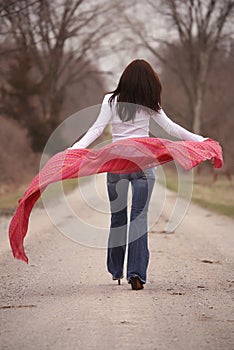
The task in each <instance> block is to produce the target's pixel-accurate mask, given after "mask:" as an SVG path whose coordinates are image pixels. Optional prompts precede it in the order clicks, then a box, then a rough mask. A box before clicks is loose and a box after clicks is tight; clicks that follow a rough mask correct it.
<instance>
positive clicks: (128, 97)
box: [109, 59, 162, 121]
mask: <svg viewBox="0 0 234 350" xmlns="http://www.w3.org/2000/svg"><path fill="white" fill-rule="evenodd" d="M161 91H162V86H161V83H160V80H159V77H158V75H157V73H156V72H155V71H154V69H153V68H152V67H151V65H150V64H149V63H148V62H146V61H145V60H142V59H137V60H134V61H132V62H131V63H130V64H129V65H128V66H127V67H126V68H125V70H124V71H123V73H122V75H121V77H120V80H119V83H118V86H117V88H116V90H114V91H112V93H113V94H112V96H111V97H110V98H109V103H110V104H112V102H113V101H114V99H115V97H116V96H117V102H118V103H117V111H118V115H119V117H120V119H121V120H122V121H129V120H132V121H133V120H134V118H135V115H136V112H137V111H139V110H141V109H144V107H146V108H147V109H148V108H149V109H150V110H153V111H156V112H158V111H159V110H160V108H161V107H160V105H161Z"/></svg>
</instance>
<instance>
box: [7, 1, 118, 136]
mask: <svg viewBox="0 0 234 350" xmlns="http://www.w3.org/2000/svg"><path fill="white" fill-rule="evenodd" d="M112 7H113V6H110V4H109V2H108V1H106V0H102V1H101V2H98V3H97V2H94V1H91V0H89V1H84V0H58V1H49V0H39V1H36V0H35V1H33V0H18V1H15V0H10V1H7V2H6V1H3V2H2V3H1V9H0V14H1V17H2V21H3V22H4V28H5V32H4V30H3V26H2V27H1V32H2V34H4V33H5V36H4V35H3V36H2V37H3V38H7V41H8V44H7V45H6V44H5V45H3V46H2V47H3V50H4V51H5V54H7V53H11V56H10V59H11V60H12V62H13V64H11V67H10V71H9V72H8V77H7V78H8V79H7V84H6V85H5V86H4V88H2V98H3V97H7V98H8V100H9V97H12V96H13V95H15V93H16V82H15V79H14V75H15V73H16V71H17V74H19V73H20V72H19V70H20V68H19V66H20V65H21V64H22V62H27V63H28V66H27V67H24V70H22V72H21V73H22V74H23V73H25V75H24V76H22V74H21V78H20V81H21V83H22V84H23V85H25V81H27V83H29V82H30V88H29V89H28V90H29V94H28V96H29V97H30V101H31V102H30V104H33V105H34V107H35V105H36V107H37V112H38V115H39V116H40V118H41V119H42V120H43V122H44V126H45V125H46V127H47V129H48V133H49V132H51V131H53V129H54V128H55V127H56V126H57V124H58V121H59V118H60V112H61V108H62V105H63V103H64V100H65V98H66V90H67V87H68V85H72V84H75V83H77V82H82V81H83V80H84V79H87V77H88V76H91V75H92V76H93V77H95V76H96V75H97V74H100V73H101V72H100V70H98V69H97V68H95V65H90V58H91V57H92V56H91V54H92V53H94V52H95V53H97V50H98V47H99V45H100V42H101V40H103V38H104V37H106V36H108V35H109V34H110V32H111V29H110V21H109V18H108V13H109V11H112V13H113V11H114V10H113V8H112ZM5 42H6V40H5ZM6 48H7V49H6ZM29 62H30V63H29ZM26 68H27V69H26ZM29 75H30V77H32V76H33V79H29ZM24 89H25V86H23V87H22V86H21V94H19V93H18V96H17V98H18V100H19V98H20V96H19V95H22V90H24ZM32 95H33V96H34V98H33V99H32V98H31V97H32ZM6 102H7V99H6V98H5V99H3V106H2V108H4V111H5V112H7V111H8V114H9V111H10V110H11V109H9V108H8V106H7V104H6ZM27 107H28V108H29V105H28V106H27ZM28 112H31V110H30V108H29V110H28ZM23 117H24V114H23V115H21V116H18V118H23ZM26 123H27V124H28V117H27V118H26ZM34 124H35V123H34ZM35 127H36V128H37V126H35Z"/></svg>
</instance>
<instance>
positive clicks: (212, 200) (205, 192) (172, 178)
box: [164, 169, 234, 218]
mask: <svg viewBox="0 0 234 350" xmlns="http://www.w3.org/2000/svg"><path fill="white" fill-rule="evenodd" d="M164 174H165V178H166V187H167V188H168V189H169V190H172V191H175V192H176V191H177V190H178V181H177V173H176V171H175V170H174V169H164ZM233 188H234V183H232V182H230V181H228V180H227V178H226V177H225V176H224V175H219V177H218V180H217V181H216V182H214V181H213V177H212V176H211V175H210V174H197V173H196V171H194V178H193V193H192V201H193V202H194V203H197V204H199V205H201V206H202V207H204V208H207V209H210V210H212V211H215V212H217V213H219V214H223V215H226V216H229V217H231V218H234V196H233Z"/></svg>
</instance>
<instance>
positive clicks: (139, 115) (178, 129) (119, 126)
mask: <svg viewBox="0 0 234 350" xmlns="http://www.w3.org/2000/svg"><path fill="white" fill-rule="evenodd" d="M111 95H112V94H106V95H105V97H104V99H103V101H102V105H101V109H100V112H99V115H98V117H97V120H96V121H95V123H94V124H93V125H92V126H91V128H90V129H89V130H88V131H87V132H86V134H85V135H84V136H83V137H82V138H81V140H79V141H78V142H76V143H75V144H74V145H73V146H72V147H71V148H72V149H77V148H86V147H88V146H89V145H90V144H91V143H92V142H93V141H95V140H96V139H97V138H98V137H99V136H100V135H101V134H102V132H103V130H104V128H105V127H106V125H107V124H108V123H111V126H112V142H115V141H117V140H122V139H124V138H133V137H149V122H150V118H153V120H154V121H155V122H156V123H157V124H158V125H159V126H160V127H161V128H162V129H164V130H165V131H166V132H167V133H168V134H169V135H171V136H173V137H176V138H178V139H181V140H191V141H198V142H202V141H204V140H205V139H206V138H204V137H202V136H201V135H197V134H194V133H192V132H190V131H188V130H187V129H184V128H183V127H182V126H180V125H178V124H176V123H174V122H173V121H172V120H171V119H170V118H169V117H168V116H167V115H166V113H165V112H164V111H163V109H160V110H159V112H154V113H152V114H149V113H147V111H144V110H143V109H141V110H139V111H137V112H136V115H135V118H134V121H127V122H123V121H122V120H121V119H120V117H119V115H118V113H117V109H116V103H117V102H116V100H115V101H114V103H112V105H110V103H109V102H108V100H109V98H110V96H111Z"/></svg>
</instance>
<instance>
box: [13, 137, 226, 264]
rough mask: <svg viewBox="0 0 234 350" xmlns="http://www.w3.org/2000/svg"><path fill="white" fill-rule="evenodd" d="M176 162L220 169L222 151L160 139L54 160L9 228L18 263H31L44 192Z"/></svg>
mask: <svg viewBox="0 0 234 350" xmlns="http://www.w3.org/2000/svg"><path fill="white" fill-rule="evenodd" d="M173 159H174V160H175V161H177V162H178V163H179V164H180V165H181V166H182V167H183V168H184V169H186V170H190V169H192V168H193V167H195V166H196V165H198V164H199V163H201V162H203V161H205V160H208V159H209V160H211V161H212V163H213V164H214V167H215V168H221V167H222V163H223V159H222V149H221V147H220V145H219V143H218V142H216V141H214V140H212V139H207V140H205V141H203V142H194V141H170V140H165V139H159V138H148V137H147V138H130V139H124V140H121V141H117V142H114V143H111V144H108V145H107V146H104V147H102V148H100V149H98V150H90V149H67V150H65V151H63V152H60V153H58V154H56V155H55V156H53V157H52V158H51V159H50V160H49V161H48V162H47V164H46V165H45V166H44V168H43V169H42V170H41V171H40V173H39V174H38V175H37V176H36V177H35V178H34V179H33V180H32V182H31V184H30V185H29V187H28V189H27V191H26V192H25V194H24V196H23V198H22V199H20V200H19V205H18V208H17V209H16V212H15V214H14V216H13V218H12V220H11V223H10V227H9V237H10V244H11V248H12V251H13V255H14V257H15V258H16V259H20V260H23V261H25V262H28V258H27V256H26V254H25V252H24V246H23V241H24V237H25V235H26V233H27V229H28V221H29V216H30V213H31V211H32V208H33V206H34V204H35V203H36V201H37V200H38V198H39V197H40V195H41V193H42V192H43V191H44V190H45V188H46V187H47V186H48V185H49V184H50V183H53V182H56V181H60V180H65V179H71V178H76V177H82V176H87V175H92V174H98V173H104V172H115V173H131V172H134V171H138V170H140V169H143V170H144V169H147V168H150V167H154V166H157V165H159V164H163V163H166V162H169V161H171V160H173Z"/></svg>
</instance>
